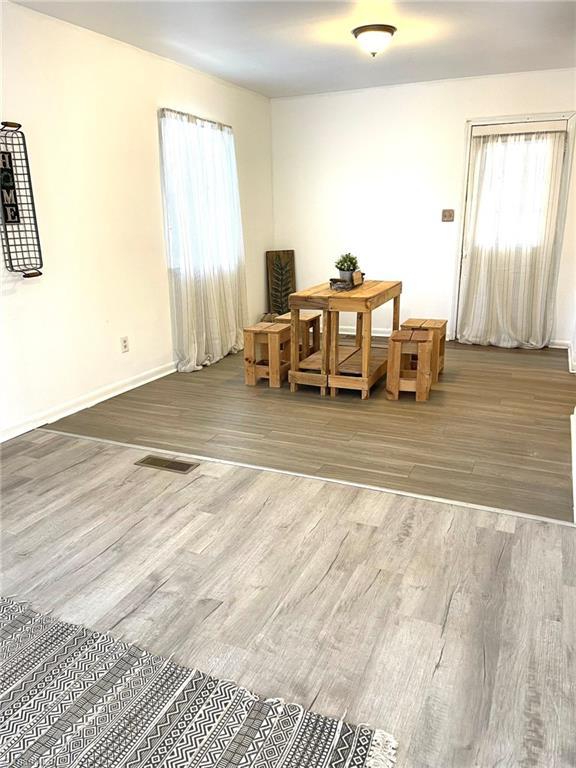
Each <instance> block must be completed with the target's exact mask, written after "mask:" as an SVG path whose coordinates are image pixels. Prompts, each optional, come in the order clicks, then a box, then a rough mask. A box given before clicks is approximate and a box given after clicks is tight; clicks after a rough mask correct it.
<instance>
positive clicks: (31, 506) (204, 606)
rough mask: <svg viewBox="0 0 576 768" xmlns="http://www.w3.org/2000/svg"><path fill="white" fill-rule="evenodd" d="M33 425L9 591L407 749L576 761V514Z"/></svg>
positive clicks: (5, 516)
mask: <svg viewBox="0 0 576 768" xmlns="http://www.w3.org/2000/svg"><path fill="white" fill-rule="evenodd" d="M142 455H143V454H142V451H139V450H135V449H130V448H125V447H121V446H116V445H110V444H105V443H99V442H95V441H89V440H85V439H75V438H71V437H68V436H63V435H54V434H50V433H48V432H45V431H44V432H43V431H36V432H32V433H29V434H28V435H26V436H24V437H21V438H18V439H16V440H13V441H11V442H10V443H8V444H6V445H5V447H4V450H3V473H2V475H3V485H4V489H3V497H2V591H3V593H4V594H12V595H14V596H16V597H18V598H23V599H27V600H29V601H31V602H32V604H33V606H34V607H36V608H37V609H39V610H44V611H48V610H52V611H53V612H54V614H55V615H57V616H59V617H62V618H64V619H66V620H69V621H74V622H82V623H85V624H87V625H89V626H92V627H95V628H98V629H101V630H111V631H112V632H114V633H116V634H117V635H121V636H123V637H124V639H126V640H128V641H132V642H136V643H139V644H141V645H143V646H144V647H147V648H149V649H151V650H153V651H154V652H157V653H161V654H171V653H174V654H175V658H176V659H177V660H178V661H179V662H182V663H186V664H188V665H192V666H195V665H196V666H198V667H200V668H202V669H204V670H207V671H211V672H212V673H214V674H216V675H219V676H223V677H227V678H230V679H234V680H236V681H238V682H240V683H242V684H244V685H246V686H248V687H250V688H253V689H255V690H257V691H258V692H260V693H262V694H267V695H283V696H284V697H286V698H287V699H289V700H294V701H298V702H300V703H302V704H304V705H306V706H310V707H314V708H315V709H316V710H318V711H321V712H324V713H326V714H330V715H333V716H341V715H343V714H344V713H345V712H346V713H347V717H348V718H349V719H350V720H352V721H356V722H358V721H366V722H368V723H370V724H372V725H374V726H377V727H383V728H387V729H388V730H390V731H392V732H393V733H395V735H396V736H397V738H398V739H399V741H400V751H399V760H398V768H492V767H495V766H498V768H520V767H521V768H569V767H572V766H574V765H576V529H574V528H572V527H567V526H561V525H557V524H553V523H542V522H538V521H535V520H529V519H526V518H519V517H513V516H509V515H502V514H496V513H491V512H483V511H478V510H469V509H466V508H454V507H453V506H450V505H447V504H441V503H438V502H429V501H424V500H418V499H414V498H408V497H402V496H397V495H394V494H389V493H384V492H379V491H370V490H365V489H359V488H354V487H351V486H346V485H340V484H335V483H326V482H322V481H320V480H312V479H305V478H299V477H293V476H288V475H280V474H277V473H274V472H263V471H260V470H253V469H246V468H242V467H236V466H231V465H223V464H214V463H210V462H204V463H202V464H201V466H200V467H199V468H198V469H196V470H195V471H194V472H192V473H191V474H189V475H184V476H179V475H175V474H172V473H169V472H161V471H158V470H152V469H147V468H142V467H136V466H134V461H136V460H137V459H138V458H140V457H141V456H142Z"/></svg>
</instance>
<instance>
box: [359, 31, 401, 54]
mask: <svg viewBox="0 0 576 768" xmlns="http://www.w3.org/2000/svg"><path fill="white" fill-rule="evenodd" d="M394 32H396V27H393V26H392V25H391V24H365V25H364V26H363V27H356V29H353V30H352V34H353V35H354V37H355V38H356V40H358V42H359V43H360V45H361V47H362V48H363V49H364V50H365V51H366V52H367V53H370V54H372V56H376V54H377V53H382V51H383V50H384V49H385V48H387V47H388V46H389V45H390V41H391V40H392V35H393V34H394Z"/></svg>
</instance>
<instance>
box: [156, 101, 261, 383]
mask: <svg viewBox="0 0 576 768" xmlns="http://www.w3.org/2000/svg"><path fill="white" fill-rule="evenodd" d="M159 122H160V147H161V161H162V190H163V198H164V223H165V239H166V250H167V258H168V269H169V274H170V298H171V311H172V333H173V343H174V348H175V353H176V358H177V366H178V370H179V371H182V372H190V371H197V370H199V369H200V368H202V366H204V365H210V364H211V363H215V362H216V361H218V360H220V359H221V358H223V357H224V356H225V355H227V354H229V353H230V352H238V351H239V350H240V349H242V347H243V333H242V330H243V327H244V325H245V313H246V280H245V260H244V239H243V233H242V219H241V212H240V194H239V189H238V172H237V166H236V154H235V149H234V136H233V134H232V129H231V128H230V127H229V126H224V125H220V124H219V123H214V122H211V121H209V120H202V119H200V118H197V117H193V116H192V115H186V114H183V113H181V112H175V111H173V110H169V109H162V110H160V112H159Z"/></svg>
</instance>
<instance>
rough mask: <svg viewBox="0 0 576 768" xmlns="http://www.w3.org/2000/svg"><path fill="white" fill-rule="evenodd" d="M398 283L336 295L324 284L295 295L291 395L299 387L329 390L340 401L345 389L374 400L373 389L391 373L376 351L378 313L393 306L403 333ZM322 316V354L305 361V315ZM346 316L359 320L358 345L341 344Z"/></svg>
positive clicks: (368, 284) (368, 283) (395, 324)
mask: <svg viewBox="0 0 576 768" xmlns="http://www.w3.org/2000/svg"><path fill="white" fill-rule="evenodd" d="M401 293H402V283H401V282H400V281H398V280H392V281H390V280H365V281H364V282H363V283H362V285H359V286H357V287H355V288H352V289H350V290H349V291H336V290H334V289H333V288H330V283H321V284H320V285H315V286H313V287H312V288H307V289H306V290H303V291H296V293H292V294H290V298H289V306H290V311H291V358H290V371H289V373H288V380H289V382H290V391H291V392H296V390H297V389H298V385H299V384H308V385H312V386H317V387H320V394H321V395H326V394H327V392H328V389H329V390H330V394H331V395H332V396H335V395H336V394H337V392H338V390H339V389H354V390H360V392H361V394H362V399H363V400H366V399H367V398H368V397H370V388H371V387H372V386H373V384H375V383H376V382H377V381H378V380H379V379H381V378H382V376H384V374H385V373H386V367H387V364H388V362H387V355H386V350H385V349H382V348H381V347H373V346H372V312H373V311H374V310H375V309H377V308H378V307H380V306H382V304H385V303H386V302H388V301H393V302H394V306H393V316H392V329H393V330H398V328H399V327H400V294H401ZM303 309H321V310H322V328H323V333H322V341H321V346H320V350H319V351H318V352H315V353H314V354H312V355H310V356H309V357H305V358H304V359H300V343H301V339H300V334H301V324H300V310H303ZM340 312H354V313H355V314H356V334H355V340H354V344H347V345H343V344H340V343H339V324H340Z"/></svg>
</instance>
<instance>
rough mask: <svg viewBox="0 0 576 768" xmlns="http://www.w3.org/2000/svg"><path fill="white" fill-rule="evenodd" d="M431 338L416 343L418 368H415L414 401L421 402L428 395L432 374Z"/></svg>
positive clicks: (426, 398)
mask: <svg viewBox="0 0 576 768" xmlns="http://www.w3.org/2000/svg"><path fill="white" fill-rule="evenodd" d="M431 362H432V339H430V341H426V342H424V343H422V344H419V345H418V368H417V369H416V402H417V403H421V402H423V401H425V400H428V398H429V397H430V386H431V383H432V374H431V373H430V365H431Z"/></svg>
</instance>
